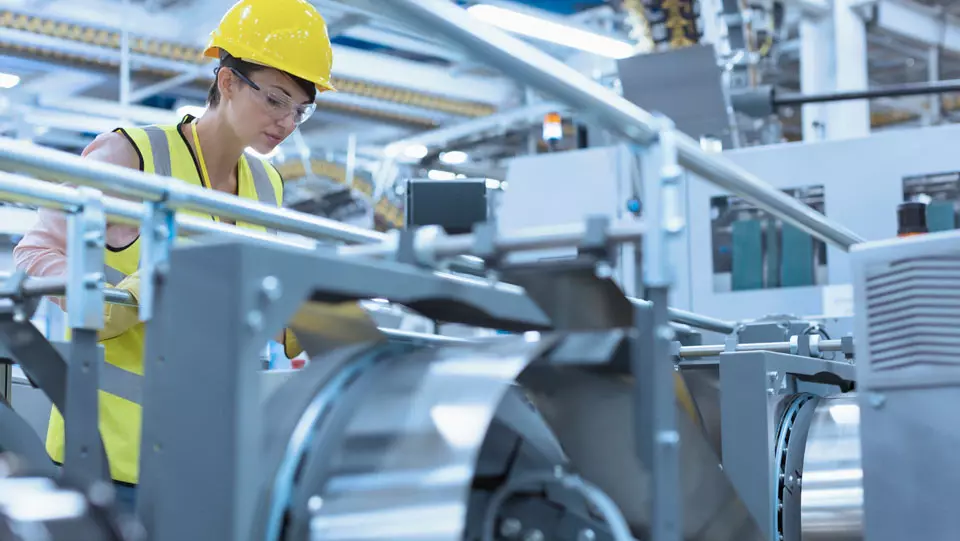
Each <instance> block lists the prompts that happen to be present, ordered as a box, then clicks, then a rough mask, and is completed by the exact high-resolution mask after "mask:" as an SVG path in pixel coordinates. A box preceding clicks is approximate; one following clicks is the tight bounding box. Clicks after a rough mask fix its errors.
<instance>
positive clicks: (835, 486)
mask: <svg viewBox="0 0 960 541" xmlns="http://www.w3.org/2000/svg"><path fill="white" fill-rule="evenodd" d="M774 463H775V465H776V467H777V475H776V477H775V481H774V482H775V483H777V486H775V487H774V489H775V491H776V492H775V494H776V497H777V499H778V501H777V506H776V507H775V508H776V509H778V512H777V514H776V516H775V517H774V524H775V526H776V529H777V531H778V534H779V535H780V536H781V539H783V541H861V540H862V539H863V472H862V469H861V464H860V410H859V406H858V404H857V397H856V395H854V394H853V393H848V394H845V395H837V396H830V397H819V396H814V395H809V394H801V395H797V396H795V397H793V399H792V401H791V402H790V403H789V404H788V405H787V407H786V409H785V412H784V415H783V419H782V421H781V425H780V430H779V431H778V441H777V450H776V456H775V457H774Z"/></svg>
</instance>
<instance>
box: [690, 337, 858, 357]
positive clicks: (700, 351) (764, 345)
mask: <svg viewBox="0 0 960 541" xmlns="http://www.w3.org/2000/svg"><path fill="white" fill-rule="evenodd" d="M790 348H791V344H790V342H755V343H752V344H737V351H773V352H776V353H790V352H791V351H790ZM841 349H842V347H841V341H840V340H821V341H820V351H841ZM724 351H726V349H725V346H724V345H723V344H710V345H705V346H681V347H680V357H681V358H684V359H690V358H695V357H713V356H716V355H720V354H721V353H723V352H724Z"/></svg>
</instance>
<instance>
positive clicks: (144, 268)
mask: <svg viewBox="0 0 960 541" xmlns="http://www.w3.org/2000/svg"><path fill="white" fill-rule="evenodd" d="M145 206H146V212H145V214H144V216H143V221H142V222H141V224H140V272H141V273H142V276H141V280H140V321H143V322H146V321H150V319H151V318H152V317H153V307H154V302H155V301H156V295H157V294H158V291H157V290H158V289H159V286H160V284H161V283H162V282H163V279H164V277H165V276H166V275H167V273H168V272H169V266H170V249H171V248H172V247H173V241H174V239H176V237H177V221H176V212H175V211H174V210H172V209H170V208H169V207H168V206H167V205H166V204H165V202H164V201H156V202H148V203H145Z"/></svg>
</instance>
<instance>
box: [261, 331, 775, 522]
mask: <svg viewBox="0 0 960 541" xmlns="http://www.w3.org/2000/svg"><path fill="white" fill-rule="evenodd" d="M557 339H558V338H557V337H552V336H547V335H545V336H543V337H542V338H540V339H538V340H535V341H534V340H525V339H521V338H519V337H518V338H516V339H502V340H497V341H496V342H490V343H478V344H462V345H451V346H443V347H439V348H435V349H414V350H410V349H407V350H405V351H401V350H397V349H396V346H386V345H378V346H373V347H367V348H362V347H359V348H353V349H351V350H340V351H338V352H335V353H333V354H331V355H330V356H329V359H321V360H319V362H316V361H315V363H314V366H317V368H313V367H311V368H310V369H308V370H307V371H306V372H305V373H304V374H302V375H301V377H298V378H296V379H295V380H291V381H290V382H288V383H287V384H285V385H284V386H283V387H281V388H280V389H278V391H277V392H276V394H275V398H276V399H275V400H271V403H272V404H274V405H275V406H276V407H285V408H287V413H286V417H288V418H290V422H284V423H282V425H283V426H274V427H273V428H272V430H271V439H272V441H274V442H282V443H283V445H282V446H280V447H278V448H277V451H276V452H273V453H268V456H270V457H272V458H271V459H270V460H274V461H276V460H279V461H280V465H279V466H272V467H270V468H269V469H270V471H271V473H270V475H269V476H268V482H267V483H266V485H265V486H266V488H267V497H266V498H264V502H265V505H264V509H262V513H261V516H260V522H262V523H263V524H266V527H265V528H264V529H263V532H257V535H256V538H258V539H278V540H279V539H285V540H293V539H296V540H302V539H324V540H355V539H357V540H358V539H391V540H404V539H411V540H412V539H418V540H447V541H460V540H463V539H469V540H475V539H481V538H497V539H500V538H509V537H511V536H514V537H515V536H516V535H526V534H527V533H529V534H531V535H534V536H536V535H535V534H536V532H537V531H539V532H540V533H539V535H541V536H543V537H544V538H548V539H556V538H563V537H564V536H569V535H570V531H571V529H572V531H573V535H577V533H578V532H582V533H584V535H587V536H588V537H590V536H591V535H592V536H595V537H594V538H596V539H598V540H602V539H610V538H611V537H610V533H611V529H610V528H607V527H606V526H605V525H604V524H603V522H604V521H603V520H600V518H601V517H599V516H598V514H597V511H598V509H597V503H596V500H591V502H590V504H589V505H588V504H587V503H586V500H585V499H584V498H583V497H582V490H583V487H584V486H593V487H594V488H596V487H599V488H600V489H601V490H602V491H603V492H604V493H606V495H608V496H609V497H610V498H612V500H613V502H615V504H616V507H618V508H619V509H622V510H623V515H625V516H626V518H627V520H628V522H629V527H630V529H631V530H633V534H634V535H643V533H644V532H646V531H647V529H648V525H649V513H648V512H647V506H648V505H649V502H650V493H649V488H648V469H647V467H646V466H644V465H643V464H641V463H640V460H639V459H638V457H637V455H636V452H635V451H636V448H635V440H634V438H633V430H632V427H633V421H632V415H633V412H634V410H633V400H632V387H631V385H630V384H629V383H628V382H627V381H625V380H624V378H623V377H622V376H616V375H599V374H596V373H592V372H589V371H585V370H577V369H569V368H568V369H562V370H560V369H557V370H554V369H551V368H549V367H547V368H544V367H538V368H537V369H536V370H534V371H531V372H530V373H529V374H528V376H526V377H521V374H522V373H523V372H524V371H525V370H526V369H527V368H528V367H529V366H530V365H531V363H533V362H534V361H535V360H537V359H538V358H540V357H542V355H543V353H544V352H546V351H548V350H549V348H550V347H551V346H552V345H553V343H554V341H555V340H557ZM321 366H323V367H322V368H321ZM518 379H519V380H520V382H521V383H522V387H521V386H518V385H517V380H518ZM681 396H683V394H681ZM528 397H529V398H532V400H533V403H531V402H530V400H528ZM534 404H536V405H537V406H539V408H542V409H543V415H542V416H541V414H540V412H538V411H537V408H535V407H534ZM679 407H680V408H681V411H682V414H681V415H679V417H680V418H681V423H680V433H681V441H682V443H681V449H682V452H681V467H682V469H683V471H684V475H683V480H682V482H683V487H682V488H683V490H682V493H683V495H684V501H683V504H684V515H683V516H684V528H683V529H684V533H685V538H686V539H689V540H697V541H751V540H759V539H760V536H759V530H758V529H757V527H756V525H755V524H753V522H752V520H751V518H750V517H749V515H748V513H747V511H746V509H745V508H744V507H743V505H742V504H741V503H740V501H739V500H738V499H737V496H736V494H735V493H734V491H733V488H732V486H731V485H730V483H729V480H727V478H726V477H725V475H724V474H723V472H722V471H721V469H720V467H719V463H718V460H717V458H716V455H715V454H714V453H713V452H712V450H711V449H710V446H709V444H708V443H707V441H706V439H705V438H704V437H703V433H702V431H701V430H700V428H699V427H698V426H697V424H696V421H695V420H694V417H695V415H691V413H692V410H691V408H690V405H689V404H687V405H686V406H683V405H681V406H679ZM291 412H294V413H295V414H296V415H293V416H291V414H290V413H291ZM293 419H295V421H294V420H293ZM283 434H286V436H283ZM274 445H276V444H275V443H274ZM281 448H282V450H281ZM558 467H559V469H557V468H558ZM556 472H571V473H573V474H579V475H580V476H581V477H582V479H584V480H585V481H586V482H587V485H582V484H581V485H579V486H577V488H576V489H574V485H575V484H576V483H573V482H567V480H568V479H569V478H568V477H567V476H566V475H559V474H557V473H556ZM554 476H557V477H554ZM531 478H534V479H537V480H539V481H541V482H540V483H539V484H536V483H535V484H529V480H530V479H531ZM552 479H554V480H556V481H557V482H551V480H552ZM514 487H516V488H517V490H513V488H514ZM505 489H510V490H505ZM587 492H589V490H588V491H587ZM508 493H509V494H508ZM505 495H506V496H505ZM491 501H493V502H495V503H496V505H493V506H491ZM491 508H492V509H493V511H488V510H489V509H491ZM608 509H609V508H608ZM617 514H618V515H619V514H620V513H619V512H618V513H617ZM490 517H494V518H495V519H496V521H495V522H489V521H488V519H489V518H490ZM491 524H494V525H495V531H491V530H492V528H490V527H489V526H490V525H491ZM565 529H566V530H565ZM271 532H273V533H274V534H276V535H271ZM587 532H591V533H589V534H588V533H587ZM261 533H263V534H264V535H260V534H261ZM492 534H495V537H490V536H491V535H492Z"/></svg>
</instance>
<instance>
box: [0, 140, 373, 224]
mask: <svg viewBox="0 0 960 541" xmlns="http://www.w3.org/2000/svg"><path fill="white" fill-rule="evenodd" d="M0 167H2V168H3V169H4V170H9V171H16V172H20V173H27V174H32V175H35V176H37V177H39V178H45V179H50V180H56V181H59V182H68V183H72V184H77V185H84V186H91V187H94V188H97V189H100V190H102V191H104V192H105V193H110V194H117V195H123V196H127V197H133V198H137V199H143V200H145V201H167V203H168V204H169V205H170V206H171V207H172V208H175V209H182V210H193V211H197V212H203V213H209V214H214V215H218V216H222V217H225V218H230V219H232V220H236V221H241V222H247V223H252V224H257V225H262V226H264V227H268V228H272V229H277V230H279V231H286V232H289V233H296V234H299V235H303V236H306V237H309V238H315V239H335V240H342V241H345V242H354V243H369V242H380V241H381V240H383V234H381V233H378V232H376V231H371V230H368V229H363V228H360V227H354V226H350V225H346V224H342V223H340V222H336V221H334V220H328V219H325V218H320V217H318V216H313V215H310V214H304V213H300V212H294V211H291V210H289V209H282V208H277V207H271V206H268V205H264V204H261V203H257V202H253V201H249V200H245V199H241V198H239V197H235V196H231V195H227V194H224V193H220V192H216V191H213V190H207V189H204V188H202V187H199V186H192V185H189V184H186V183H184V182H181V181H179V180H176V179H173V178H167V177H161V176H158V175H147V174H144V173H141V172H139V171H134V170H132V169H128V168H125V167H120V166H116V165H111V164H107V163H103V162H97V161H94V160H87V159H84V158H81V157H80V156H75V155H73V154H69V153H66V152H61V151H57V150H53V149H50V148H44V147H41V146H38V145H33V144H30V143H26V142H23V141H17V140H13V139H9V138H0Z"/></svg>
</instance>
